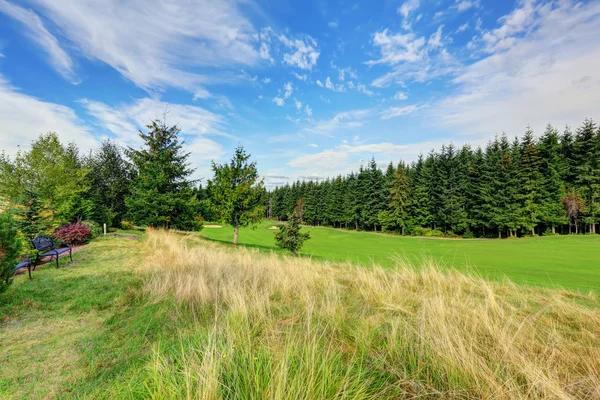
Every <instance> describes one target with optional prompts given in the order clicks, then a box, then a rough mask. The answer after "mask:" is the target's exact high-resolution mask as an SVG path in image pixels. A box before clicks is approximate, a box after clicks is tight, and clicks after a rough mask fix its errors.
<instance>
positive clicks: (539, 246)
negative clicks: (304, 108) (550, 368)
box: [201, 221, 600, 292]
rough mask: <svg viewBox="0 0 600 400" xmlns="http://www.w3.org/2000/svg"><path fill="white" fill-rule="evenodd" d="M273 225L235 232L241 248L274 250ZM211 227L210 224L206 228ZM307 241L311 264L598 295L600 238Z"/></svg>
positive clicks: (227, 236)
mask: <svg viewBox="0 0 600 400" xmlns="http://www.w3.org/2000/svg"><path fill="white" fill-rule="evenodd" d="M273 224H274V222H273V221H262V223H261V224H260V225H259V226H258V227H257V228H256V229H251V228H242V229H241V230H240V244H243V245H246V246H249V247H255V248H259V249H262V250H267V251H270V250H273V251H279V249H277V248H276V247H275V243H274V240H273V232H276V231H275V230H273V229H269V228H271V227H272V226H273ZM207 225H208V226H211V224H210V223H207ZM304 229H306V230H309V231H310V233H311V237H312V239H310V240H308V241H307V242H306V244H305V246H304V248H303V249H302V251H301V252H300V254H302V255H305V256H312V257H313V258H316V259H322V260H334V261H340V262H351V263H355V264H360V265H372V264H377V265H381V266H385V267H392V266H394V265H396V264H398V262H399V261H407V262H410V263H413V264H420V263H421V262H422V261H428V260H431V261H434V262H435V263H436V264H437V265H439V266H441V267H443V268H449V267H452V268H456V269H458V270H461V271H468V272H470V273H476V274H479V275H481V276H482V277H485V278H488V279H502V278H504V277H508V278H510V279H511V280H513V281H515V282H518V283H524V284H529V285H539V286H546V287H548V286H560V287H565V288H569V289H573V290H580V291H583V292H585V291H589V290H594V291H598V290H600V235H564V236H547V237H535V238H519V239H502V240H499V239H440V238H424V237H400V236H391V235H382V234H377V233H373V232H356V231H344V230H340V229H331V228H325V227H306V228H304ZM232 234H233V230H232V228H231V227H228V226H223V227H222V228H205V229H203V230H202V232H201V235H203V236H205V237H207V238H209V239H212V240H216V241H222V242H230V241H231V237H232Z"/></svg>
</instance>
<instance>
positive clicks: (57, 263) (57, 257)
mask: <svg viewBox="0 0 600 400" xmlns="http://www.w3.org/2000/svg"><path fill="white" fill-rule="evenodd" d="M56 268H58V254H57V255H56Z"/></svg>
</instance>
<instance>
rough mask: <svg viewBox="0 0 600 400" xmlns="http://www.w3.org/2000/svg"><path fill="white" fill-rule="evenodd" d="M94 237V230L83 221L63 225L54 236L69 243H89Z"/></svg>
mask: <svg viewBox="0 0 600 400" xmlns="http://www.w3.org/2000/svg"><path fill="white" fill-rule="evenodd" d="M91 237H92V230H91V229H90V227H89V226H87V225H85V223H82V222H81V221H77V222H75V223H74V224H69V225H65V226H63V227H61V228H60V229H59V230H58V231H56V232H55V233H54V238H55V239H56V240H59V241H61V242H64V243H68V244H82V243H87V241H88V240H90V238H91Z"/></svg>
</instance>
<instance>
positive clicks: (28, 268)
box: [27, 264, 33, 280]
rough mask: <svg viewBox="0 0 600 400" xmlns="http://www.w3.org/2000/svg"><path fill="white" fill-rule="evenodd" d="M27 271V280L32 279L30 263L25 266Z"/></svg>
mask: <svg viewBox="0 0 600 400" xmlns="http://www.w3.org/2000/svg"><path fill="white" fill-rule="evenodd" d="M27 271H28V272H29V280H33V278H32V277H31V264H29V266H28V267H27Z"/></svg>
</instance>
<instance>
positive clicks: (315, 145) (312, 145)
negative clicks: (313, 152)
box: [308, 143, 319, 149]
mask: <svg viewBox="0 0 600 400" xmlns="http://www.w3.org/2000/svg"><path fill="white" fill-rule="evenodd" d="M308 147H313V148H315V149H316V148H317V147H319V145H318V144H315V143H309V144H308Z"/></svg>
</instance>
